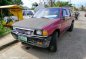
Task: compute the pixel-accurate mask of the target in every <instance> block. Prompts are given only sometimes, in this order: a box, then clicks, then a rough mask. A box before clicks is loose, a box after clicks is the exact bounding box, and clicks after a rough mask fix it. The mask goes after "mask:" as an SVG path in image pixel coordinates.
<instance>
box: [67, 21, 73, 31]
mask: <svg viewBox="0 0 86 59" xmlns="http://www.w3.org/2000/svg"><path fill="white" fill-rule="evenodd" d="M73 27H74V22H72V23H71V26H70V28H69V29H68V31H69V32H72V31H73Z"/></svg>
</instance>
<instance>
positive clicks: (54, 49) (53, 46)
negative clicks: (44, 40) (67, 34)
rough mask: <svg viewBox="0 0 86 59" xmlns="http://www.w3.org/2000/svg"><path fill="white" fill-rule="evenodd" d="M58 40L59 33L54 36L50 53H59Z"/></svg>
mask: <svg viewBox="0 0 86 59" xmlns="http://www.w3.org/2000/svg"><path fill="white" fill-rule="evenodd" d="M57 38H58V32H55V33H54V34H53V35H52V38H51V42H50V45H49V48H48V49H49V51H50V52H56V51H57Z"/></svg>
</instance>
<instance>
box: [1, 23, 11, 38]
mask: <svg viewBox="0 0 86 59" xmlns="http://www.w3.org/2000/svg"><path fill="white" fill-rule="evenodd" d="M10 32H11V30H10V29H9V28H6V27H4V26H3V25H2V24H0V37H1V36H4V35H6V34H8V33H10Z"/></svg>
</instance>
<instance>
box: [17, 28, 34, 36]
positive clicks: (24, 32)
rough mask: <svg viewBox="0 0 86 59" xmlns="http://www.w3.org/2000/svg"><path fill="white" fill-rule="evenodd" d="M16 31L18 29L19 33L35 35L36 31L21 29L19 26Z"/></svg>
mask: <svg viewBox="0 0 86 59" xmlns="http://www.w3.org/2000/svg"><path fill="white" fill-rule="evenodd" d="M16 31H17V32H18V33H19V34H25V35H33V34H34V31H33V30H26V29H19V28H16Z"/></svg>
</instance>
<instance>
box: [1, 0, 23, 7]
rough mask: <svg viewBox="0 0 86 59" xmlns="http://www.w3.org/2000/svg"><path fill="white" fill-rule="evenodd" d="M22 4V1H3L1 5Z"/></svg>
mask: <svg viewBox="0 0 86 59" xmlns="http://www.w3.org/2000/svg"><path fill="white" fill-rule="evenodd" d="M12 4H18V5H19V4H22V2H21V0H1V1H0V5H1V6H3V5H12Z"/></svg>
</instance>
